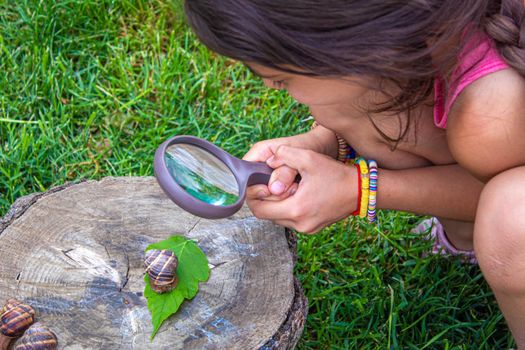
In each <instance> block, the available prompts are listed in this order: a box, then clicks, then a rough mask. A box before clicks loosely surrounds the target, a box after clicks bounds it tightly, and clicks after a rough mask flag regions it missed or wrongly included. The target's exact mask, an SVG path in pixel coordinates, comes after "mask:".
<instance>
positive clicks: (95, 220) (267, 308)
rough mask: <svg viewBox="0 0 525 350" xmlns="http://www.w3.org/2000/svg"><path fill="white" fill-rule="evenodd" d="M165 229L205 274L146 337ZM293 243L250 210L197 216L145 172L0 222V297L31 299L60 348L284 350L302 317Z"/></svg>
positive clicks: (51, 195)
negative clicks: (153, 267) (199, 256)
mask: <svg viewBox="0 0 525 350" xmlns="http://www.w3.org/2000/svg"><path fill="white" fill-rule="evenodd" d="M174 234H181V235H183V236H185V237H187V238H191V239H194V240H196V242H197V244H198V245H199V247H200V248H201V249H202V250H203V251H204V253H205V254H206V255H207V257H208V261H209V263H210V268H211V272H210V278H209V280H208V281H207V282H203V283H200V286H199V292H198V293H197V295H196V296H195V297H194V298H193V299H192V300H190V301H185V302H184V303H183V304H182V306H181V308H180V309H179V311H178V312H177V313H176V314H175V315H173V316H172V317H171V318H169V319H168V320H167V321H166V322H164V324H163V326H162V327H161V329H160V330H159V333H158V334H157V336H156V337H155V339H154V340H153V341H150V339H149V337H150V334H151V331H152V326H151V321H150V313H149V310H148V308H147V302H146V299H145V298H144V296H143V290H144V280H143V274H144V268H143V262H144V249H145V248H146V246H148V245H149V244H151V243H154V242H158V241H161V240H163V239H166V238H168V237H169V236H172V235H174ZM295 239H296V237H295V235H294V234H293V233H291V232H288V231H286V230H285V229H284V228H282V227H279V226H277V225H274V224H272V223H270V222H267V221H261V220H257V219H256V218H254V217H253V216H251V215H250V212H249V211H248V210H247V209H243V210H241V212H239V213H237V214H236V215H235V216H233V217H231V218H228V219H223V220H205V219H201V218H197V217H195V216H193V215H191V214H189V213H186V212H185V211H183V210H182V209H179V208H178V207H177V206H176V205H175V204H174V203H172V202H171V201H170V200H169V199H168V198H167V197H166V196H165V195H164V193H163V192H162V191H161V189H160V188H159V187H158V185H157V183H156V181H155V179H154V178H152V177H145V178H144V177H140V178H139V177H123V178H105V179H103V180H101V181H87V182H81V183H78V184H66V185H64V186H60V187H56V188H53V189H51V190H50V191H48V192H45V193H38V194H34V195H31V196H26V197H23V198H20V199H18V200H17V201H16V202H15V203H14V204H13V206H12V208H11V210H10V211H9V213H8V214H7V215H6V216H5V217H4V218H3V219H2V220H1V221H0V256H1V257H2V264H3V266H2V268H1V269H0V301H4V300H6V299H7V298H10V297H15V298H18V299H21V300H23V301H25V302H27V303H29V304H31V305H32V306H33V307H34V308H35V309H36V310H37V319H38V320H40V321H42V322H44V323H45V324H47V325H48V326H49V327H50V328H51V329H52V330H53V331H54V332H55V333H56V334H57V336H58V341H59V348H60V349H106V350H109V349H168V348H169V349H242V350H245V349H292V348H294V347H295V345H296V343H297V341H298V339H299V337H300V335H301V332H302V330H303V327H304V323H305V318H306V312H307V300H306V298H305V296H304V293H303V290H302V288H301V285H300V283H299V282H298V280H297V279H296V278H295V277H294V275H293V267H294V264H295V260H296V252H295Z"/></svg>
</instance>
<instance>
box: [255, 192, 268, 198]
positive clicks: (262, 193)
mask: <svg viewBox="0 0 525 350" xmlns="http://www.w3.org/2000/svg"><path fill="white" fill-rule="evenodd" d="M266 197H268V195H267V194H266V192H264V191H259V192H258V193H257V198H259V199H263V198H266Z"/></svg>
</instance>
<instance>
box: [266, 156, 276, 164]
mask: <svg viewBox="0 0 525 350" xmlns="http://www.w3.org/2000/svg"><path fill="white" fill-rule="evenodd" d="M274 160H275V156H271V157H270V158H268V159H266V164H270V163H271V162H273V161H274Z"/></svg>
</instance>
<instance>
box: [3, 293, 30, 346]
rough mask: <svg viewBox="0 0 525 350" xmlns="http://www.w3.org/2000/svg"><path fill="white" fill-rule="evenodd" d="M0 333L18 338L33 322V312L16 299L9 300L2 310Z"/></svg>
mask: <svg viewBox="0 0 525 350" xmlns="http://www.w3.org/2000/svg"><path fill="white" fill-rule="evenodd" d="M2 311H3V313H2V316H0V333H2V334H3V335H5V336H7V337H18V336H20V335H22V334H23V333H24V332H25V330H26V329H28V328H29V326H31V325H32V324H33V322H35V310H33V308H32V307H31V306H29V305H27V304H24V303H22V302H20V301H18V300H16V299H9V300H8V301H7V302H6V304H5V305H4V307H3V308H2Z"/></svg>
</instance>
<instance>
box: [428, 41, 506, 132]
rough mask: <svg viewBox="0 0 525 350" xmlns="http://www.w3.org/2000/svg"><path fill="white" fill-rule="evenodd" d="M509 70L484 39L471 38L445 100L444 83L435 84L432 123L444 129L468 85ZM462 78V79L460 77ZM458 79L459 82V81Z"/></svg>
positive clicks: (438, 80)
mask: <svg viewBox="0 0 525 350" xmlns="http://www.w3.org/2000/svg"><path fill="white" fill-rule="evenodd" d="M506 68H509V65H508V64H507V63H506V62H505V61H504V60H503V58H502V57H501V56H500V55H499V53H498V51H497V50H496V48H495V46H494V44H493V42H492V40H491V39H489V38H488V37H487V36H486V35H481V37H474V38H473V39H472V40H471V41H470V43H469V44H467V45H466V46H465V48H464V50H463V52H462V53H461V54H460V55H459V63H458V67H457V68H456V69H455V71H454V72H453V73H452V76H451V79H450V81H451V82H452V83H451V88H450V90H449V93H448V95H447V96H445V87H444V84H443V80H442V79H440V78H436V80H435V82H434V103H435V104H434V123H435V124H436V126H437V127H439V128H442V129H445V128H446V126H447V119H448V114H449V112H450V109H451V108H452V105H453V104H454V102H455V101H456V99H457V97H458V96H459V94H461V92H462V91H463V90H464V89H465V88H466V87H467V86H469V85H470V84H471V83H473V82H474V81H476V80H477V79H479V78H482V77H484V76H486V75H488V74H490V73H494V72H497V71H500V70H502V69H506ZM462 74H463V76H462ZM458 79H459V80H458Z"/></svg>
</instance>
